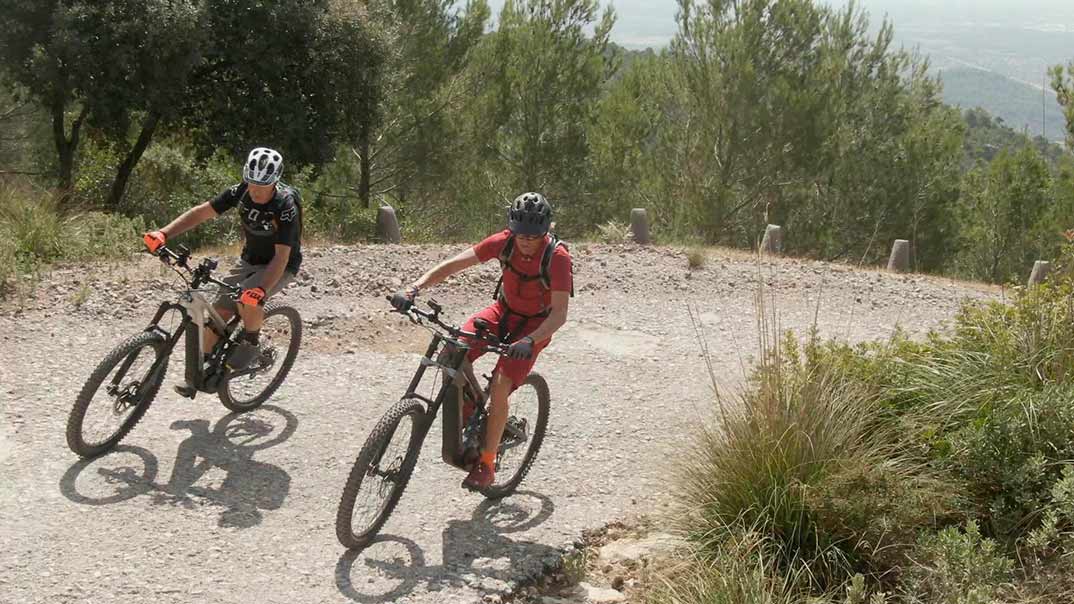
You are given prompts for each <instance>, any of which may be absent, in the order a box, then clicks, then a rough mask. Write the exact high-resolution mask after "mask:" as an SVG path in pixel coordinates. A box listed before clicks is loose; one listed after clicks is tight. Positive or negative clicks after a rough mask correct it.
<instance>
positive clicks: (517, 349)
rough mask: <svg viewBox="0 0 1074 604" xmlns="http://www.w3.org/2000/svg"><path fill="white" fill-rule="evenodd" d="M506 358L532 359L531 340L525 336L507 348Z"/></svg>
mask: <svg viewBox="0 0 1074 604" xmlns="http://www.w3.org/2000/svg"><path fill="white" fill-rule="evenodd" d="M507 356H509V357H511V358H512V359H517V360H527V359H531V358H533V338H531V337H529V336H526V337H524V338H522V339H521V340H519V341H517V342H515V343H514V344H511V346H509V347H508V348H507Z"/></svg>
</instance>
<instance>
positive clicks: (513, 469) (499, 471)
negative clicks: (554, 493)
mask: <svg viewBox="0 0 1074 604" xmlns="http://www.w3.org/2000/svg"><path fill="white" fill-rule="evenodd" d="M550 406H551V404H550V396H549V391H548V382H546V381H545V379H544V378H543V377H541V376H540V375H539V374H537V373H531V374H529V376H527V377H526V381H524V382H522V385H521V386H519V387H518V389H517V390H515V392H514V393H513V394H511V408H510V411H509V414H508V416H507V425H506V426H505V427H504V431H503V437H502V438H501V439H500V450H499V452H498V453H497V455H496V482H494V483H492V484H491V485H490V486H488V487H487V488H485V489H482V490H481V494H482V495H484V496H485V497H487V498H489V499H502V498H504V497H507V496H508V495H511V494H512V493H514V492H515V489H517V488H518V485H519V484H521V483H522V480H523V479H524V478H525V477H526V474H528V473H529V471H530V467H532V466H533V462H534V460H535V459H536V458H537V452H538V451H540V450H541V443H542V442H544V433H545V430H546V429H547V428H548V414H549V409H550Z"/></svg>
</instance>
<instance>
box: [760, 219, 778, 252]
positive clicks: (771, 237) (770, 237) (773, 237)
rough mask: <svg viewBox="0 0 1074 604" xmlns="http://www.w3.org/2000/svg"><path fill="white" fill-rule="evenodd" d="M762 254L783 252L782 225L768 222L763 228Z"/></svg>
mask: <svg viewBox="0 0 1074 604" xmlns="http://www.w3.org/2000/svg"><path fill="white" fill-rule="evenodd" d="M761 253H762V254H777V255H778V254H782V253H783V227H781V226H778V225H775V224H770V225H768V226H767V227H766V228H765V230H764V238H763V239H761Z"/></svg>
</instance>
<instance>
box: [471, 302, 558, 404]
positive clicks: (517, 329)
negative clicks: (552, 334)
mask: <svg viewBox="0 0 1074 604" xmlns="http://www.w3.org/2000/svg"><path fill="white" fill-rule="evenodd" d="M506 312H507V309H505V308H504V307H503V305H502V304H500V303H499V302H494V303H493V304H492V306H489V307H488V308H486V309H484V310H482V311H480V312H478V313H477V314H475V315H474V316H472V317H470V318H469V319H468V320H467V321H466V324H465V325H464V326H463V329H464V330H466V331H471V332H472V331H476V329H475V328H474V320H475V319H484V320H486V321H488V322H489V325H491V328H490V330H489V331H490V332H491V333H493V334H494V335H496V336H501V335H502V334H500V320H501V319H502V318H503V316H504V314H505V313H506ZM544 320H545V317H534V318H532V319H527V318H525V317H520V316H518V315H516V314H509V316H508V317H507V321H506V322H505V323H504V325H503V328H504V329H505V330H506V331H507V332H508V333H509V334H511V339H510V341H511V342H515V341H518V340H519V339H520V338H522V337H524V336H528V335H530V334H531V333H533V332H534V331H536V330H537V328H538V327H540V326H541V323H544ZM551 341H552V340H551V338H549V339H547V340H545V341H544V342H535V343H534V345H533V356H531V357H530V358H528V359H511V358H507V357H500V360H499V361H498V362H497V363H496V369H495V370H494V371H495V372H496V373H499V374H500V375H502V376H504V377H506V378H508V379H509V380H511V383H512V384H514V386H515V388H518V387H519V386H521V385H522V382H524V381H526V376H528V375H529V374H530V370H532V369H533V364H534V363H536V362H537V355H539V354H540V353H541V351H542V350H544V348H545V347H546V346H548V343H549V342H551ZM485 352H486V351H485V347H484V346H481V345H476V346H474V347H473V348H471V349H470V352H469V353H468V354H467V355H466V358H468V359H470V361H471V362H473V361H475V360H477V358H478V357H480V356H481V355H483V354H485Z"/></svg>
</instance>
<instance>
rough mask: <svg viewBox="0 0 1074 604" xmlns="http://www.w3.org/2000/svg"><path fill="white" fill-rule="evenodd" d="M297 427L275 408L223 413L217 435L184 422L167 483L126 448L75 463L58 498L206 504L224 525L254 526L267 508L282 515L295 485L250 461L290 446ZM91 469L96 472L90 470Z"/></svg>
mask: <svg viewBox="0 0 1074 604" xmlns="http://www.w3.org/2000/svg"><path fill="white" fill-rule="evenodd" d="M297 428H298V418H296V417H295V416H294V415H293V414H291V413H290V412H288V411H287V410H285V409H282V408H280V407H276V406H273V405H265V406H263V407H261V408H259V409H257V410H255V411H252V412H249V413H245V414H241V415H237V414H230V415H226V416H224V417H222V418H221V419H220V420H219V421H217V422H216V425H215V426H213V428H212V430H210V429H209V422H208V420H204V419H196V420H179V421H176V422H173V423H172V425H171V429H173V430H186V431H189V432H190V436H188V437H187V438H186V439H184V440H183V441H182V442H181V443H180V444H179V447H178V449H177V451H176V456H175V463H174V464H173V465H172V472H171V475H170V476H169V478H168V480H167V482H164V483H158V482H157V474H158V470H159V463H158V461H157V459H156V457H155V456H154V455H153V454H152V453H150V452H149V451H147V450H146V449H143V448H141V447H135V446H129V445H121V446H119V447H116V448H115V450H113V451H111V452H110V453H108V454H106V455H103V456H101V457H96V458H93V459H84V460H81V461H78V462H76V463H75V464H74V465H72V466H71V467H70V468H69V469H68V470H67V472H66V473H64V475H63V477H62V478H61V479H60V492H61V493H63V495H64V496H65V497H66V498H67V499H69V500H70V501H73V502H74V503H79V504H82V505H110V504H114V503H119V502H122V501H126V500H128V499H131V498H134V497H137V496H139V495H148V496H149V497H150V501H151V502H152V503H153V504H155V505H171V506H181V507H185V508H189V509H193V508H199V507H201V505H202V504H203V503H204V500H208V501H209V502H210V503H212V504H214V505H216V506H219V507H221V508H223V510H222V511H221V513H220V517H219V520H218V524H219V525H220V526H222V527H235V528H250V527H252V526H256V525H257V524H259V523H260V522H261V520H262V518H263V514H262V511H263V510H277V509H279V508H280V507H281V506H282V505H283V502H284V500H285V499H286V498H287V494H288V493H289V491H290V487H291V476H290V475H289V474H287V472H286V471H284V470H283V469H282V468H280V467H278V466H275V465H272V464H269V463H265V462H262V461H258V460H255V459H253V456H254V453H256V452H257V451H260V450H263V449H267V448H269V447H273V446H276V445H278V444H280V443H282V442H284V441H286V440H287V439H288V438H290V437H291V435H292V434H294V432H295V430H296V429H297ZM90 468H94V469H96V472H92V471H91V472H87V471H86V470H87V469H90ZM210 472H211V475H210ZM221 473H222V474H223V478H222V480H220V474H221ZM207 475H208V476H207ZM207 478H208V479H207ZM199 499H200V500H199Z"/></svg>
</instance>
